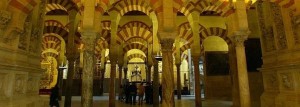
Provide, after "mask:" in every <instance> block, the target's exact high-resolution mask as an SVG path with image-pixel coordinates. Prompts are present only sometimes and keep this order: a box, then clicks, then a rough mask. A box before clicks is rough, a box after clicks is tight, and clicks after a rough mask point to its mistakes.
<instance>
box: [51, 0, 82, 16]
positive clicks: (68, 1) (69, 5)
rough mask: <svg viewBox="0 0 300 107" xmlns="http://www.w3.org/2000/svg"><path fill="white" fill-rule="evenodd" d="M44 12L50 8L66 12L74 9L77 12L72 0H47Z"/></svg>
mask: <svg viewBox="0 0 300 107" xmlns="http://www.w3.org/2000/svg"><path fill="white" fill-rule="evenodd" d="M47 3H48V4H47V5H46V13H47V12H50V11H52V10H56V9H58V10H64V11H66V12H68V13H69V12H70V11H76V12H79V8H78V7H77V4H75V3H74V1H73V0H47Z"/></svg>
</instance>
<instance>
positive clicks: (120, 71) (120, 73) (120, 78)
mask: <svg viewBox="0 0 300 107" xmlns="http://www.w3.org/2000/svg"><path fill="white" fill-rule="evenodd" d="M118 82H119V86H118V88H119V92H118V93H119V97H120V96H121V95H122V93H120V92H121V90H122V88H121V85H122V65H119V81H118Z"/></svg>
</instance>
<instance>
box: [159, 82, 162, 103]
mask: <svg viewBox="0 0 300 107" xmlns="http://www.w3.org/2000/svg"><path fill="white" fill-rule="evenodd" d="M159 97H160V103H162V86H161V84H160V85H159Z"/></svg>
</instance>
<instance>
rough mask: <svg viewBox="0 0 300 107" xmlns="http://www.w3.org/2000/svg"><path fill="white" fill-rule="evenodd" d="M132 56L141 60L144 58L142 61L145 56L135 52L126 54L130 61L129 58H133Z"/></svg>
mask: <svg viewBox="0 0 300 107" xmlns="http://www.w3.org/2000/svg"><path fill="white" fill-rule="evenodd" d="M133 58H139V59H142V60H144V61H145V60H146V57H145V56H144V55H142V54H138V53H136V54H131V55H129V56H127V59H128V61H130V60H131V59H133Z"/></svg>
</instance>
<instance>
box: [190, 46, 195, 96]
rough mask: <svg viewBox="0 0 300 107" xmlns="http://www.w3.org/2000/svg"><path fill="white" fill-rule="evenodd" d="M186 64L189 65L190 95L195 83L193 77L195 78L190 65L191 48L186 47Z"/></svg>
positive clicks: (192, 92) (193, 92) (193, 90)
mask: <svg viewBox="0 0 300 107" xmlns="http://www.w3.org/2000/svg"><path fill="white" fill-rule="evenodd" d="M188 66H189V74H188V76H189V89H190V93H191V94H192V95H194V94H195V87H194V84H195V81H194V78H195V75H194V71H193V67H192V55H191V49H188Z"/></svg>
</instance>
